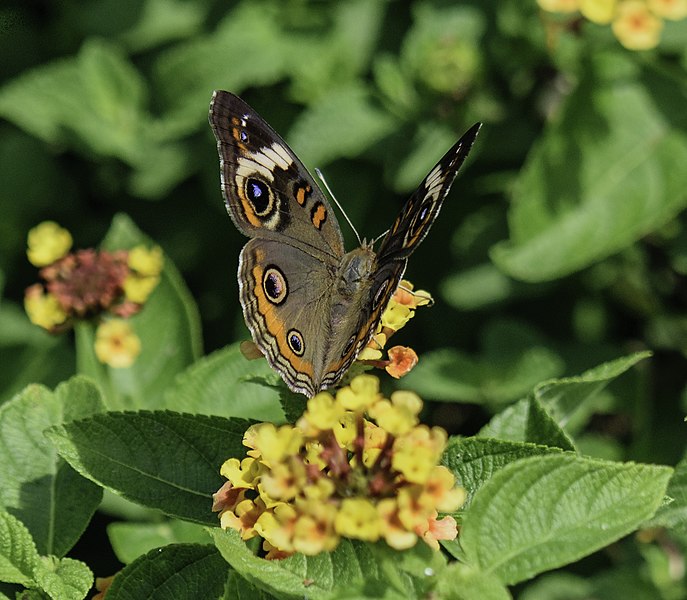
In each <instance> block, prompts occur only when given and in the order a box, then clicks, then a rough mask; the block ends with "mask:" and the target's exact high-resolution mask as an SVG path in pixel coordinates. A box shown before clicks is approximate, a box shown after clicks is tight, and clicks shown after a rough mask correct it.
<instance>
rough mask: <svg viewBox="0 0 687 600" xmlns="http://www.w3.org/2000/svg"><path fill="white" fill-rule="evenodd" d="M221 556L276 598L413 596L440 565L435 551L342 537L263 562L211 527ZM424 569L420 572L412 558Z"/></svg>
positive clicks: (236, 538)
mask: <svg viewBox="0 0 687 600" xmlns="http://www.w3.org/2000/svg"><path fill="white" fill-rule="evenodd" d="M211 534H212V536H213V538H214V540H215V544H216V545H217V548H218V549H219V551H220V552H221V554H222V556H223V557H224V558H225V560H226V561H227V562H228V563H229V564H230V565H231V566H232V567H233V568H234V569H235V570H236V572H237V573H239V574H240V575H241V576H243V577H244V578H245V579H246V580H247V581H248V582H249V583H251V584H252V585H254V586H255V587H257V588H258V589H261V590H264V591H266V592H268V593H270V594H273V595H274V596H276V597H277V598H283V599H291V598H293V599H296V598H303V597H307V598H310V599H311V600H317V599H319V598H350V599H353V598H365V597H373V598H377V597H383V598H388V599H389V600H391V599H395V598H407V599H410V598H417V597H419V596H420V595H421V594H423V593H426V592H427V591H428V590H429V589H430V588H431V586H433V585H434V577H435V575H436V573H437V572H439V571H440V570H441V569H443V564H444V560H443V558H441V556H440V555H431V556H430V554H431V553H429V554H428V550H427V549H426V548H422V547H420V546H418V547H415V548H412V549H411V550H408V551H406V553H407V556H404V554H406V553H400V552H394V551H391V550H390V549H388V548H386V547H381V544H380V545H379V546H377V545H375V546H372V545H369V544H363V543H352V542H350V541H349V540H342V542H341V543H340V544H339V546H338V547H337V549H336V550H335V551H333V552H323V553H321V554H318V555H317V556H304V555H302V554H295V555H293V556H291V557H289V558H287V559H285V560H280V561H273V560H264V559H262V558H258V557H257V556H255V555H254V554H253V553H252V552H250V550H248V548H247V546H246V544H245V542H243V541H241V539H240V537H239V536H238V534H237V533H236V532H235V531H232V530H228V531H223V530H221V529H213V530H212V532H211ZM418 556H419V557H424V558H423V559H422V560H424V563H425V566H427V565H431V566H432V568H431V569H429V570H426V571H425V570H424V569H423V570H422V572H421V573H419V572H418V571H419V570H420V567H419V565H420V562H419V561H418V558H417V557H418Z"/></svg>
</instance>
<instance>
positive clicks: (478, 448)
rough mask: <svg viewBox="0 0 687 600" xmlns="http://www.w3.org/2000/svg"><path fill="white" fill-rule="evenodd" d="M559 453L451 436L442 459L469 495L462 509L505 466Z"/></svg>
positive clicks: (536, 447) (543, 448)
mask: <svg viewBox="0 0 687 600" xmlns="http://www.w3.org/2000/svg"><path fill="white" fill-rule="evenodd" d="M560 452H561V449H560V448H555V447H550V446H539V445H537V444H528V443H516V442H508V441H503V440H496V439H487V438H474V437H473V438H452V439H451V440H450V441H449V444H448V446H447V447H446V450H445V451H444V455H443V457H442V459H441V462H442V464H443V465H445V466H446V467H447V468H448V469H450V470H451V472H452V473H453V474H454V475H455V476H456V482H457V483H458V484H459V485H461V486H463V487H464V488H465V489H466V491H467V493H468V497H467V500H466V503H465V506H464V508H467V507H468V506H469V505H470V502H471V501H472V498H473V497H474V495H475V493H476V492H477V491H478V490H479V489H480V488H481V487H482V486H483V485H484V484H485V483H486V482H487V481H489V479H491V478H492V477H493V476H494V473H496V472H497V471H499V470H500V469H503V468H504V467H505V466H506V465H509V464H510V463H512V462H515V461H516V460H520V459H522V458H529V457H531V456H544V455H548V454H552V453H556V454H557V453H560Z"/></svg>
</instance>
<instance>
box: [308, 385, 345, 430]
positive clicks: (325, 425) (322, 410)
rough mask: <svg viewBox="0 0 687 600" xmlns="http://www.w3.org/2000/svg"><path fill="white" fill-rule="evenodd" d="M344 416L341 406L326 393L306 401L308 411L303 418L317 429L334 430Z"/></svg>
mask: <svg viewBox="0 0 687 600" xmlns="http://www.w3.org/2000/svg"><path fill="white" fill-rule="evenodd" d="M343 414H344V409H343V406H341V404H340V403H339V402H336V401H335V400H334V396H332V395H331V394H330V393H328V392H320V393H319V394H315V395H314V396H313V397H312V398H310V400H308V410H307V411H306V412H305V414H304V415H303V417H304V418H305V420H306V421H307V422H308V423H309V424H310V425H312V426H313V427H316V428H317V429H320V430H324V429H334V427H336V426H337V425H338V424H339V419H341V417H342V416H343Z"/></svg>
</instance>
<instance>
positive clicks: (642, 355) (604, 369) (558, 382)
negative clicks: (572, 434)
mask: <svg viewBox="0 0 687 600" xmlns="http://www.w3.org/2000/svg"><path fill="white" fill-rule="evenodd" d="M650 356H651V352H646V351H644V352H635V353H634V354H630V355H628V356H623V357H621V358H617V359H615V360H611V361H608V362H605V363H602V364H600V365H598V366H596V367H594V368H592V369H589V370H587V371H585V372H584V373H582V374H581V375H577V376H575V377H565V378H562V379H554V380H551V381H544V382H542V383H540V384H539V385H537V387H536V388H535V389H534V397H535V398H537V399H538V400H539V401H540V402H541V403H542V405H543V406H545V407H546V409H547V410H548V411H549V412H550V413H551V414H552V415H553V416H554V418H555V419H556V420H557V421H558V422H559V423H560V424H563V425H564V424H565V423H567V422H568V421H569V420H570V419H571V418H573V417H574V415H575V413H576V412H577V411H579V410H580V409H582V408H584V404H585V403H587V402H590V401H592V400H593V399H594V397H595V395H596V394H598V393H599V392H600V391H601V390H603V389H604V388H605V387H606V386H607V385H608V384H609V383H610V382H611V381H613V380H614V379H615V378H616V377H618V376H620V375H622V374H623V373H625V371H627V370H628V369H630V368H631V367H633V366H634V365H636V364H637V363H639V362H640V361H642V360H644V359H646V358H649V357H650Z"/></svg>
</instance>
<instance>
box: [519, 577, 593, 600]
mask: <svg viewBox="0 0 687 600" xmlns="http://www.w3.org/2000/svg"><path fill="white" fill-rule="evenodd" d="M593 592H594V586H593V584H592V583H591V582H590V581H589V580H588V579H587V578H584V577H579V576H577V575H572V574H571V573H547V574H545V575H542V576H541V577H538V578H537V580H536V581H535V582H533V583H532V584H531V585H528V586H527V587H526V588H525V590H524V591H523V592H522V594H521V596H520V597H519V600H588V599H589V598H593V597H594V595H593Z"/></svg>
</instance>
